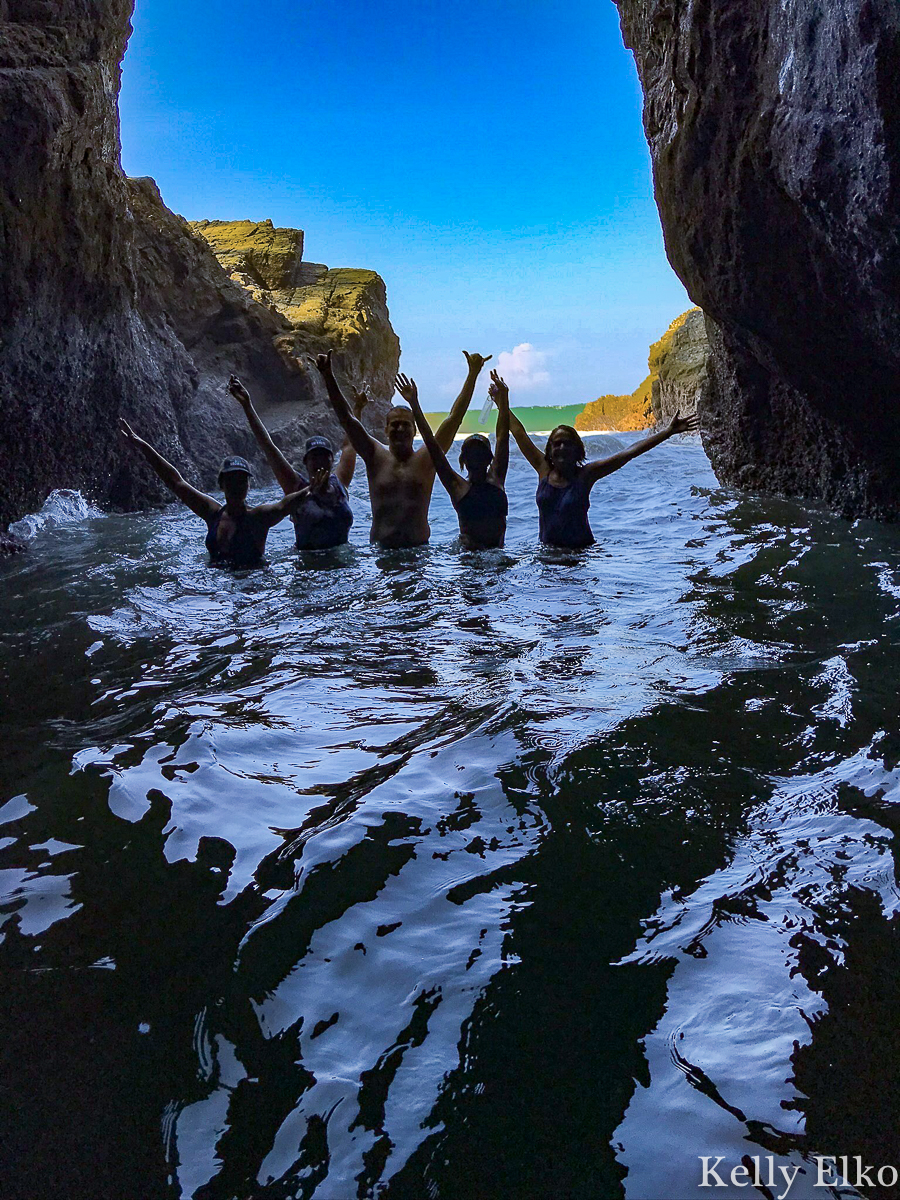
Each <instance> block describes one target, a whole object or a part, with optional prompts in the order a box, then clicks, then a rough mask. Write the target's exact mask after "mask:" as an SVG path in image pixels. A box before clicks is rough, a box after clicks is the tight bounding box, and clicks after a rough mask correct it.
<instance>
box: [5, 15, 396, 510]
mask: <svg viewBox="0 0 900 1200" xmlns="http://www.w3.org/2000/svg"><path fill="white" fill-rule="evenodd" d="M131 11H132V4H131V0H59V2H57V3H54V4H52V5H51V4H48V3H46V2H45V0H0V245H2V253H0V390H2V395H3V405H4V413H3V418H4V419H3V422H2V423H0V473H2V478H3V486H2V488H0V529H2V528H4V527H5V525H6V524H8V523H9V522H10V521H12V520H15V519H16V518H17V517H19V516H21V515H22V514H23V513H25V512H28V511H31V510H34V509H36V508H38V507H39V506H40V504H41V503H42V502H43V500H44V498H45V497H46V496H47V494H48V493H49V491H50V490H51V489H53V488H57V487H71V488H80V489H82V490H83V491H85V492H86V493H87V494H88V495H89V496H91V497H92V498H94V499H97V500H99V501H101V502H106V503H111V504H113V505H117V506H120V507H123V508H134V507H139V506H141V505H144V504H147V503H153V502H155V501H157V500H159V499H161V498H163V493H162V491H161V489H160V486H159V484H158V483H157V481H156V479H155V477H154V476H153V475H152V474H151V473H150V472H149V470H148V469H147V468H146V466H145V465H144V464H143V462H142V461H136V459H135V456H134V455H133V454H131V453H129V451H128V449H127V447H126V446H125V445H124V444H123V442H122V440H121V438H120V436H119V434H118V430H117V421H118V418H119V416H126V417H127V418H128V419H129V420H130V421H132V423H133V424H134V426H135V428H136V429H137V430H138V432H140V433H141V434H143V435H144V436H146V437H147V438H148V439H149V440H151V441H153V442H154V443H155V444H156V445H158V446H159V448H160V449H161V450H162V452H163V453H164V454H166V455H167V456H168V457H169V458H171V459H172V461H173V462H175V464H176V465H177V466H178V467H179V469H181V470H182V471H183V472H184V473H185V475H186V476H187V477H188V478H190V479H192V480H193V481H194V482H197V483H199V484H201V485H202V486H207V487H208V486H211V485H212V483H213V482H214V479H215V474H216V471H217V468H218V464H219V462H220V461H221V459H222V457H223V456H224V455H225V454H226V453H235V452H239V453H244V454H246V455H248V457H250V458H252V459H253V460H254V461H255V462H256V463H257V464H258V465H259V466H260V468H261V470H260V474H261V476H263V475H264V471H263V470H262V460H261V457H260V456H259V455H258V454H257V452H256V449H255V445H254V443H253V442H252V439H251V438H250V437H249V435H248V434H247V432H246V430H245V428H244V426H243V416H242V414H241V413H240V412H239V410H237V406H236V405H235V404H234V402H233V401H232V400H231V399H230V398H229V397H228V395H227V393H226V391H225V382H226V380H227V377H228V375H229V373H230V372H231V371H236V372H237V373H238V374H240V375H241V376H242V378H244V380H245V382H246V383H247V385H248V387H249V388H250V390H251V392H252V393H253V395H254V397H255V398H256V399H257V400H258V401H259V403H260V406H261V408H262V409H263V411H264V414H265V415H266V417H267V418H268V419H273V418H275V420H274V423H275V424H276V425H277V426H278V427H279V428H280V430H281V431H282V434H281V436H282V437H283V440H284V442H285V445H286V448H287V449H289V450H290V451H294V450H295V449H296V447H297V446H298V445H299V444H300V442H301V441H302V439H303V438H304V437H305V436H306V435H307V433H309V432H312V431H313V430H323V431H326V432H330V433H331V434H336V432H337V429H336V423H335V421H334V418H333V416H332V414H331V411H330V408H329V407H328V406H327V403H326V401H325V399H324V394H323V391H322V389H321V385H320V381H319V379H318V376H317V375H316V373H315V372H314V371H313V372H311V371H310V370H309V369H308V368H307V367H306V366H305V364H304V363H303V362H302V360H300V361H298V358H297V354H298V353H301V352H302V351H303V350H304V349H306V348H309V349H315V348H319V347H320V346H321V342H322V337H321V336H320V334H321V335H322V336H327V334H328V333H330V332H333V329H328V328H326V327H325V326H323V327H322V329H317V328H315V327H314V324H311V325H310V327H309V328H308V329H307V331H306V332H307V334H308V336H307V337H306V339H305V340H304V338H303V337H302V336H298V332H297V330H296V329H295V328H294V326H293V325H292V324H291V321H290V320H289V319H288V318H287V317H286V316H284V314H283V313H281V312H279V311H278V309H277V307H274V306H268V305H266V304H262V303H260V302H259V301H258V300H257V299H255V298H254V296H253V295H252V294H251V292H250V291H248V290H247V289H246V288H245V287H244V286H242V285H241V284H240V283H239V282H236V281H235V280H234V279H232V278H230V277H229V275H228V273H227V272H226V271H225V269H224V268H223V267H222V266H221V265H220V263H219V262H218V260H217V259H216V257H215V255H214V254H213V252H212V250H211V249H210V247H209V245H208V244H207V242H206V241H205V240H204V239H203V238H201V237H199V236H198V235H197V234H196V233H195V232H194V231H193V230H192V229H191V228H190V227H189V225H188V223H187V222H186V221H183V220H182V219H181V218H180V217H177V216H176V215H175V214H174V213H171V212H170V211H169V210H168V209H167V208H166V207H165V205H164V204H163V202H162V200H161V199H160V196H159V192H158V191H157V189H156V187H155V185H154V184H153V181H152V180H128V179H126V178H125V176H124V174H123V173H122V170H121V167H120V161H119V159H120V154H119V132H118V108H117V101H118V91H119V80H120V63H121V60H122V56H123V54H124V51H125V46H126V43H127V40H128V37H129V34H130V32H131V27H130V17H131ZM374 278H375V279H377V276H374ZM379 283H380V281H379ZM376 290H377V288H376ZM381 295H382V296H383V284H382V285H381ZM374 311H375V310H374V309H373V312H374ZM378 321H380V322H382V325H381V326H379V327H378V328H377V329H376V330H375V331H374V332H375V334H377V337H376V338H375V341H376V342H377V348H373V344H372V342H373V339H372V337H371V336H370V337H368V340H367V339H366V338H362V339H357V342H356V343H355V344H354V345H348V344H342V345H338V347H337V349H338V354H337V356H336V360H337V363H338V367H339V371H340V370H343V371H344V373H345V375H346V376H348V377H351V378H352V379H353V381H354V382H361V383H365V382H370V384H371V386H372V390H373V392H374V397H375V400H376V409H379V408H380V409H383V408H384V407H386V405H387V403H388V399H389V392H388V391H387V387H386V384H385V380H386V379H387V378H389V377H391V374H392V372H393V371H395V370H396V365H397V359H398V355H399V346H398V343H397V339H396V336H395V335H394V333H393V330H392V329H391V328H390V322H389V318H388V316H387V308H386V305H382V308H381V309H379V310H378V312H377V314H376V324H377V322H378ZM369 333H372V331H371V330H370V331H369ZM285 338H287V341H285ZM379 353H384V354H386V355H387V358H386V360H385V361H384V362H381V361H380V360H379V361H378V362H377V368H378V369H377V370H374V368H373V362H374V361H375V359H377V358H378V354H379ZM361 354H362V355H368V358H366V361H365V363H364V362H363V361H362V360H361V359H360V357H359V356H360V355H361ZM367 371H372V378H371V380H370V379H369V378H368V376H367V375H366V372H367Z"/></svg>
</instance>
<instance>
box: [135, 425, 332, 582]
mask: <svg viewBox="0 0 900 1200" xmlns="http://www.w3.org/2000/svg"><path fill="white" fill-rule="evenodd" d="M120 424H121V429H122V434H123V436H124V438H125V440H126V441H127V442H128V443H129V445H131V446H134V447H135V448H136V449H138V450H140V452H141V454H143V456H144V458H145V459H146V460H147V462H148V463H149V464H150V466H151V467H152V468H153V470H154V471H155V472H156V474H157V475H158V476H159V477H160V479H161V480H162V481H163V483H164V484H165V485H166V487H167V488H168V489H169V490H170V491H171V492H174V494H175V495H176V496H177V497H178V499H179V500H181V502H182V503H183V504H186V505H187V506H188V508H189V509H190V510H191V512H195V513H196V514H197V516H198V517H202V518H203V520H204V521H205V522H206V527H207V531H206V548H207V550H208V551H209V557H210V559H211V560H212V561H213V562H214V563H227V564H228V565H229V566H232V567H257V566H259V564H260V563H261V562H262V560H263V555H264V553H265V550H266V536H267V534H268V532H269V530H270V529H271V528H272V526H273V525H277V524H278V522H279V521H283V520H284V518H285V517H287V516H290V515H291V513H292V512H294V510H295V509H296V508H298V507H299V506H300V505H301V504H302V503H303V501H304V500H305V499H306V498H307V496H308V495H309V493H310V489H314V488H316V487H321V486H323V484H327V482H328V481H327V479H324V480H320V479H316V480H314V481H313V482H312V483H310V485H309V487H306V488H303V489H302V490H301V491H299V492H294V493H292V494H291V495H290V496H285V497H284V499H282V500H279V501H278V503H277V504H257V505H256V506H255V507H253V508H248V507H247V491H248V489H249V487H250V464H249V463H248V462H247V460H246V459H245V458H238V457H234V458H226V459H225V461H224V462H223V463H222V470H221V471H220V472H219V487H221V489H222V491H223V492H224V493H225V503H224V504H220V503H219V502H218V500H215V499H213V497H212V496H207V495H206V493H205V492H201V491H199V490H198V489H197V488H195V487H192V486H191V485H190V484H189V483H188V482H187V480H186V479H184V478H183V477H182V475H181V474H180V473H179V472H178V471H177V470H176V468H175V467H173V466H172V464H171V463H170V462H168V461H167V460H166V459H164V458H163V456H162V455H161V454H160V453H159V452H158V451H157V450H154V448H153V447H152V446H151V445H150V443H149V442H145V441H144V439H143V438H141V437H138V435H137V434H136V433H135V432H134V430H133V429H132V428H131V426H130V425H129V424H128V422H127V421H125V420H122V421H121V422H120Z"/></svg>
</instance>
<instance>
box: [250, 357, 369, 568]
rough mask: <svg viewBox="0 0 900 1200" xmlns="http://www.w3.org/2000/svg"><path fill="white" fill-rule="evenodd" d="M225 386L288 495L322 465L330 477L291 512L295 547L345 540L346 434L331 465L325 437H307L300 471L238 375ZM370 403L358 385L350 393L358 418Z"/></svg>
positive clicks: (349, 453) (350, 466)
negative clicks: (285, 454)
mask: <svg viewBox="0 0 900 1200" xmlns="http://www.w3.org/2000/svg"><path fill="white" fill-rule="evenodd" d="M228 390H229V392H231V394H232V396H234V398H235V400H237V402H238V404H240V406H241V408H242V409H243V410H244V415H245V416H246V418H247V423H248V425H249V426H250V429H251V431H252V433H253V436H254V437H255V438H256V441H257V444H258V445H259V448H260V449H261V450H262V452H263V454H265V456H266V459H267V461H268V463H269V466H270V467H271V468H272V474H273V475H274V476H275V478H276V479H277V480H278V482H279V483H280V484H281V490H282V491H283V492H284V494H285V495H286V496H290V495H292V494H293V493H294V492H299V491H302V490H303V489H304V488H306V486H307V484H308V483H309V480H310V479H311V478H312V477H313V476H314V475H315V474H316V473H317V472H318V471H322V470H324V471H325V474H326V476H327V477H328V483H327V486H325V487H323V488H318V489H316V490H315V491H310V492H308V493H307V499H306V501H305V502H304V503H303V504H301V505H300V506H299V507H298V508H297V509H296V510H295V511H294V512H293V513H292V515H291V520H292V521H293V522H294V536H295V538H296V540H297V549H298V550H327V549H330V548H331V547H332V546H342V545H343V544H344V543H345V542H346V541H347V535H348V533H349V532H350V526H351V525H352V524H353V513H352V512H351V510H350V500H349V497H348V495H347V488H348V487H349V486H350V482H351V480H352V479H353V472H354V469H355V467H356V451H355V450H354V449H353V447H352V446H351V444H350V442H349V440H348V439H347V438H346V437H345V439H344V445H343V448H342V450H341V457H340V459H339V461H338V464H337V466H335V465H334V451H333V450H332V447H331V443H330V442H329V440H328V438H324V437H311V438H308V439H307V442H306V453H305V454H304V456H303V471H304V472H305V474H304V473H303V472H301V471H299V470H295V469H294V467H292V466H291V464H290V463H289V462H288V460H287V459H286V458H285V457H284V455H283V454H282V453H281V451H280V450H279V449H278V447H277V446H276V445H275V443H274V442H273V441H272V438H271V436H270V434H269V431H268V429H266V427H265V425H264V424H263V423H262V421H261V420H260V417H259V414H258V413H257V411H256V409H255V408H254V407H253V401H252V400H251V399H250V393H249V392H248V391H247V389H246V388H245V387H244V385H243V384H242V383H241V381H240V380H239V379H238V377H237V376H236V375H232V376H231V377H230V379H229V380H228ZM368 403H369V397H368V396H367V395H366V393H365V392H364V391H360V390H359V389H356V390H355V392H354V397H353V415H354V416H355V417H356V419H357V421H358V420H360V419H361V417H362V410H363V409H364V408H365V406H366V405H367V404H368Z"/></svg>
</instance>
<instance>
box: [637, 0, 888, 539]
mask: <svg viewBox="0 0 900 1200" xmlns="http://www.w3.org/2000/svg"><path fill="white" fill-rule="evenodd" d="M616 2H617V3H618V7H619V11H620V16H621V20H622V28H623V32H624V36H625V41H626V43H627V44H628V45H629V46H630V47H631V48H632V49H633V50H634V53H635V59H636V62H637V67H638V73H639V75H640V78H641V83H642V85H643V89H644V98H645V105H644V125H645V130H646V133H647V138H648V141H649V143H650V150H651V155H652V158H653V167H654V179H655V187H656V196H657V202H658V205H659V210H660V215H661V218H662V223H663V229H664V232H665V237H666V247H667V251H668V254H669V258H670V260H671V262H672V265H673V267H674V268H675V270H676V271H677V272H678V274H679V276H680V277H681V279H682V280H683V281H684V283H685V286H686V287H687V289H688V291H689V293H690V295H691V298H692V299H693V300H694V301H695V302H696V303H697V304H699V305H700V307H701V308H702V309H703V310H704V312H705V313H706V315H707V318H708V324H709V337H710V342H711V345H712V356H711V363H710V370H711V386H710V388H709V390H708V393H707V395H706V396H705V397H704V400H703V403H702V413H701V417H702V422H703V429H704V441H705V444H706V447H707V450H708V452H709V454H710V458H711V459H712V463H713V466H714V468H715V470H716V472H717V474H718V475H719V477H720V478H721V479H722V480H724V481H727V482H730V483H735V484H738V485H740V486H742V487H747V488H754V489H764V490H770V491H774V492H780V493H783V494H787V495H793V496H798V497H805V498H809V499H815V500H822V501H825V502H826V503H828V504H829V505H830V506H832V507H835V508H838V509H840V510H842V511H844V512H845V513H847V514H853V515H861V516H873V517H879V518H887V519H896V518H897V517H898V516H900V470H898V468H897V463H898V453H900V405H898V403H897V399H896V388H897V382H898V379H900V72H898V70H897V64H898V62H900V6H898V5H897V4H896V0H827V2H826V3H823V2H822V0H741V3H739V4H738V3H714V2H712V0H693V2H687V0H616Z"/></svg>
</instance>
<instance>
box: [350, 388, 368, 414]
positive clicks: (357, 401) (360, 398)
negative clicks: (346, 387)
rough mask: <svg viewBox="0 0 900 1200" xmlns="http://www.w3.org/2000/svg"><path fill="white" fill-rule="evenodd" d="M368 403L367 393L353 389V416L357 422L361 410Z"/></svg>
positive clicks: (364, 390) (363, 390)
mask: <svg viewBox="0 0 900 1200" xmlns="http://www.w3.org/2000/svg"><path fill="white" fill-rule="evenodd" d="M368 403H369V393H368V392H367V391H366V389H365V388H354V389H353V415H354V417H356V419H357V421H358V420H359V419H360V418H361V417H362V412H363V409H364V408H365V407H366V405H367V404H368Z"/></svg>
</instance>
